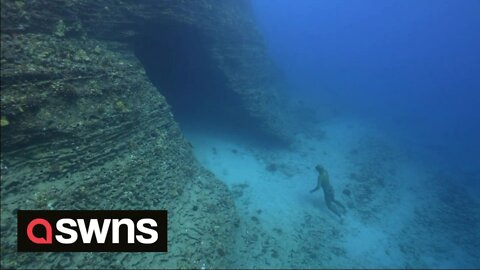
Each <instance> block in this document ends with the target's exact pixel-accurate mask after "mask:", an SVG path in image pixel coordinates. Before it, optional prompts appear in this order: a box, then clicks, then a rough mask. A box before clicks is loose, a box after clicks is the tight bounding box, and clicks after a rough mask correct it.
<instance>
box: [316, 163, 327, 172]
mask: <svg viewBox="0 0 480 270" xmlns="http://www.w3.org/2000/svg"><path fill="white" fill-rule="evenodd" d="M315 169H316V170H317V172H319V173H321V172H323V171H325V169H324V168H323V166H322V165H320V164H318V165H317V166H315Z"/></svg>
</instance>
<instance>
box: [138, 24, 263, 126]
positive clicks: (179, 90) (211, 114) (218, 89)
mask: <svg viewBox="0 0 480 270" xmlns="http://www.w3.org/2000/svg"><path fill="white" fill-rule="evenodd" d="M142 33H143V34H142V35H139V36H138V37H137V39H136V40H135V54H136V56H137V57H138V59H139V60H140V61H141V62H142V64H143V65H144V67H145V70H146V72H147V75H148V76H149V78H150V80H151V81H152V82H153V84H154V85H155V86H156V87H157V88H158V90H159V91H160V92H161V94H162V95H164V96H165V98H166V99H167V102H168V103H169V104H170V105H171V106H172V112H173V114H174V117H175V120H177V122H179V123H180V125H181V126H182V128H184V127H189V126H195V127H201V128H216V129H222V130H232V129H233V130H234V131H235V132H237V131H240V130H241V131H242V132H243V131H247V130H249V131H252V130H253V129H254V128H253V126H251V125H252V121H251V119H250V118H249V117H248V116H247V115H246V113H245V112H244V111H243V110H242V109H241V106H240V103H239V102H240V100H241V99H240V96H238V95H237V94H236V93H233V91H231V90H228V87H227V81H226V78H225V75H224V74H223V72H222V71H221V70H220V69H219V68H218V66H217V64H216V63H215V62H214V59H213V57H212V55H211V50H210V44H211V41H210V40H208V39H207V38H206V37H205V35H202V33H201V32H200V31H199V30H198V29H196V28H194V27H192V26H190V25H184V24H161V25H152V26H150V27H147V28H144V29H142Z"/></svg>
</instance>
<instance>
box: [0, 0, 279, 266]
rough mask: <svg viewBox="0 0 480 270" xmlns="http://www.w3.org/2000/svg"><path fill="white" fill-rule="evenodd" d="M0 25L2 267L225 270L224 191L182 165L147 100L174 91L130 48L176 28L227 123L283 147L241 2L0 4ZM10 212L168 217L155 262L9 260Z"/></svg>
mask: <svg viewBox="0 0 480 270" xmlns="http://www.w3.org/2000/svg"><path fill="white" fill-rule="evenodd" d="M1 20H2V21H1V116H2V123H1V125H2V126H1V132H2V136H1V146H2V152H1V154H2V155H1V168H2V170H1V195H2V198H1V203H2V207H1V211H2V213H1V232H2V238H1V252H2V261H1V266H2V268H13V267H22V268H24V267H30V268H32V267H33V268H50V267H63V268H64V267H69V268H77V267H78V268H92V267H101V268H110V267H121V268H133V267H140V268H151V267H155V268H159V267H161V268H163V267H169V268H170V267H201V266H202V265H203V264H205V266H206V267H208V268H210V267H225V266H227V265H228V256H229V251H230V246H231V244H232V234H233V232H234V227H235V222H236V216H235V209H234V205H233V202H232V199H231V197H230V193H229V191H228V190H227V188H226V186H225V185H224V184H222V183H221V182H220V181H219V180H217V179H216V178H215V177H214V176H213V175H212V174H211V173H209V172H207V171H205V170H204V169H202V168H201V167H200V166H199V165H197V163H196V162H195V160H194V158H193V155H192V151H191V146H190V145H189V144H188V142H186V140H185V139H184V138H183V136H182V133H181V131H180V129H179V126H178V124H177V123H176V122H175V120H174V118H173V115H172V112H171V109H170V106H169V104H168V102H167V100H166V99H165V98H164V96H163V95H162V94H161V93H162V91H167V92H165V93H169V95H171V96H172V98H173V100H175V98H177V99H178V96H175V91H176V90H175V89H158V88H162V87H163V86H169V85H172V84H168V83H167V84H163V85H162V84H161V83H160V84H159V85H156V86H157V87H155V86H154V85H153V84H152V83H151V80H150V78H149V77H148V76H147V74H146V72H145V70H144V68H143V67H144V66H143V65H142V62H140V61H139V58H138V57H137V56H138V51H137V52H136V51H135V48H138V47H136V46H138V44H139V42H143V41H142V40H145V39H147V40H148V38H149V37H150V40H153V44H154V45H155V46H157V45H162V43H161V42H162V39H161V38H158V37H156V36H155V29H158V30H159V31H160V32H161V31H162V29H166V28H167V27H174V29H173V31H174V32H175V29H177V28H175V27H179V28H178V29H190V30H188V31H186V32H182V33H195V35H197V36H198V37H201V39H202V40H203V41H202V42H205V43H204V44H203V48H205V50H206V53H205V55H206V56H207V58H208V59H209V61H210V62H209V63H210V64H212V63H213V64H214V65H215V66H216V69H215V71H216V72H217V73H218V74H216V75H215V76H218V77H221V78H222V85H221V86H222V88H221V89H222V91H224V92H228V93H230V94H228V96H230V97H231V100H230V101H231V102H232V104H235V105H232V106H235V108H236V109H238V111H237V110H234V113H240V114H245V115H247V122H249V121H252V122H255V123H258V126H260V127H261V128H260V130H261V131H262V132H264V133H265V134H276V135H277V136H276V138H280V139H282V140H284V139H285V138H286V136H284V134H286V133H285V132H284V131H283V126H282V123H281V121H280V119H282V118H281V117H279V115H278V114H277V113H276V112H278V111H279V110H278V109H277V108H276V106H280V104H281V101H280V98H279V95H278V93H277V89H276V86H275V78H276V76H277V75H275V72H274V71H273V68H272V66H271V63H270V62H269V60H268V58H267V56H266V54H265V52H264V50H263V47H262V45H261V42H260V38H259V36H258V35H257V34H256V32H255V28H254V27H255V26H254V22H253V20H252V16H251V14H250V11H249V7H248V5H247V4H246V3H245V2H243V1H153V0H151V1H149V0H143V1H118V0H106V1H91V0H88V1H87V0H70V1H60V0H54V1H52V0H37V1H22V0H15V1H13V0H2V1H1ZM136 54H137V55H136ZM140 60H142V59H140ZM159 60H161V59H159ZM144 65H145V64H144ZM145 66H147V65H145ZM173 85H175V84H173ZM159 90H160V91H159ZM192 91H193V90H192ZM199 91H201V90H199ZM216 91H217V92H218V91H219V90H218V89H217V90H216ZM215 93H216V92H215ZM210 94H212V93H210ZM206 95H207V96H206V98H208V95H209V94H206ZM226 105H227V106H225V107H229V106H228V104H226ZM272 108H273V109H272ZM219 109H220V110H221V109H222V108H219ZM18 209H168V210H169V252H168V253H166V254H150V253H145V254H128V253H120V254H100V253H94V254H91V253H88V254H84V253H78V254H71V253H54V254H52V253H45V254H19V253H16V211H17V210H18Z"/></svg>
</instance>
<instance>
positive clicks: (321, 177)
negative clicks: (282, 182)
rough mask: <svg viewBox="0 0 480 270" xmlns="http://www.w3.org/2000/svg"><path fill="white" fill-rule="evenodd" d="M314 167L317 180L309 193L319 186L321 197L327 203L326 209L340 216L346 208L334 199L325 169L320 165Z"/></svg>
mask: <svg viewBox="0 0 480 270" xmlns="http://www.w3.org/2000/svg"><path fill="white" fill-rule="evenodd" d="M315 169H316V170H317V172H318V180H317V181H318V182H317V186H316V187H315V188H314V189H312V190H310V193H313V192H315V191H317V190H319V189H320V186H321V187H322V189H323V197H324V198H325V203H326V204H327V207H328V209H330V211H332V212H333V213H335V214H336V215H337V216H339V217H340V218H342V215H343V214H345V213H346V212H347V209H346V208H345V206H343V205H342V204H341V203H340V202H339V201H337V200H335V194H334V192H333V187H332V185H330V178H329V177H328V172H327V170H325V169H324V168H323V167H322V166H321V165H317V166H315Z"/></svg>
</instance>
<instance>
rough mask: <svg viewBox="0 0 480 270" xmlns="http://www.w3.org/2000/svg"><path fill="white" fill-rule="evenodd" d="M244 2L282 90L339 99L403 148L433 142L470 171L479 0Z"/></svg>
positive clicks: (317, 101)
mask: <svg viewBox="0 0 480 270" xmlns="http://www.w3.org/2000/svg"><path fill="white" fill-rule="evenodd" d="M252 4H253V6H254V10H255V12H256V15H257V20H258V23H259V25H260V28H261V31H262V33H263V35H264V37H265V41H266V43H267V45H268V46H269V50H270V52H271V55H272V56H273V57H274V59H275V60H276V61H277V63H278V64H279V65H280V66H281V67H282V68H283V70H284V71H285V74H286V75H287V77H288V79H289V81H290V83H291V85H292V87H291V92H292V93H291V94H292V95H294V96H297V97H299V98H302V99H304V100H305V101H307V102H308V101H309V102H311V103H312V105H317V106H325V105H326V104H328V103H332V104H337V105H336V106H338V105H339V104H342V105H343V108H344V109H345V110H346V111H349V112H351V113H353V114H357V115H361V116H362V117H365V118H367V119H369V120H373V121H378V122H379V125H382V126H384V127H385V128H388V129H389V130H391V132H392V134H395V135H397V136H398V137H399V138H401V139H403V140H404V142H405V144H406V145H405V147H413V148H416V147H418V146H420V147H422V146H423V147H431V148H437V149H438V150H439V151H441V153H438V154H439V155H440V157H441V158H442V161H443V162H444V163H445V164H443V165H442V166H449V165H451V166H453V167H455V168H462V169H466V170H470V171H472V172H475V173H477V174H478V173H479V172H480V158H478V156H477V154H476V152H477V151H478V150H480V140H479V139H478V138H480V109H479V105H480V76H479V74H480V53H479V50H478V48H480V35H478V32H479V30H480V17H479V16H478V12H479V11H480V2H478V1H468V0H466V1H457V2H452V1H449V0H441V1H435V2H432V1H390V0H389V1H375V0H373V1H371V0H368V1H341V2H337V1H314V0H301V1H295V3H293V2H292V1H285V0H280V1H275V3H271V2H269V1H252ZM472 150H473V151H472ZM475 150H477V151H475ZM435 155H437V154H435ZM425 158H428V157H425ZM464 180H466V179H464ZM477 181H478V177H477ZM467 182H468V181H467Z"/></svg>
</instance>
